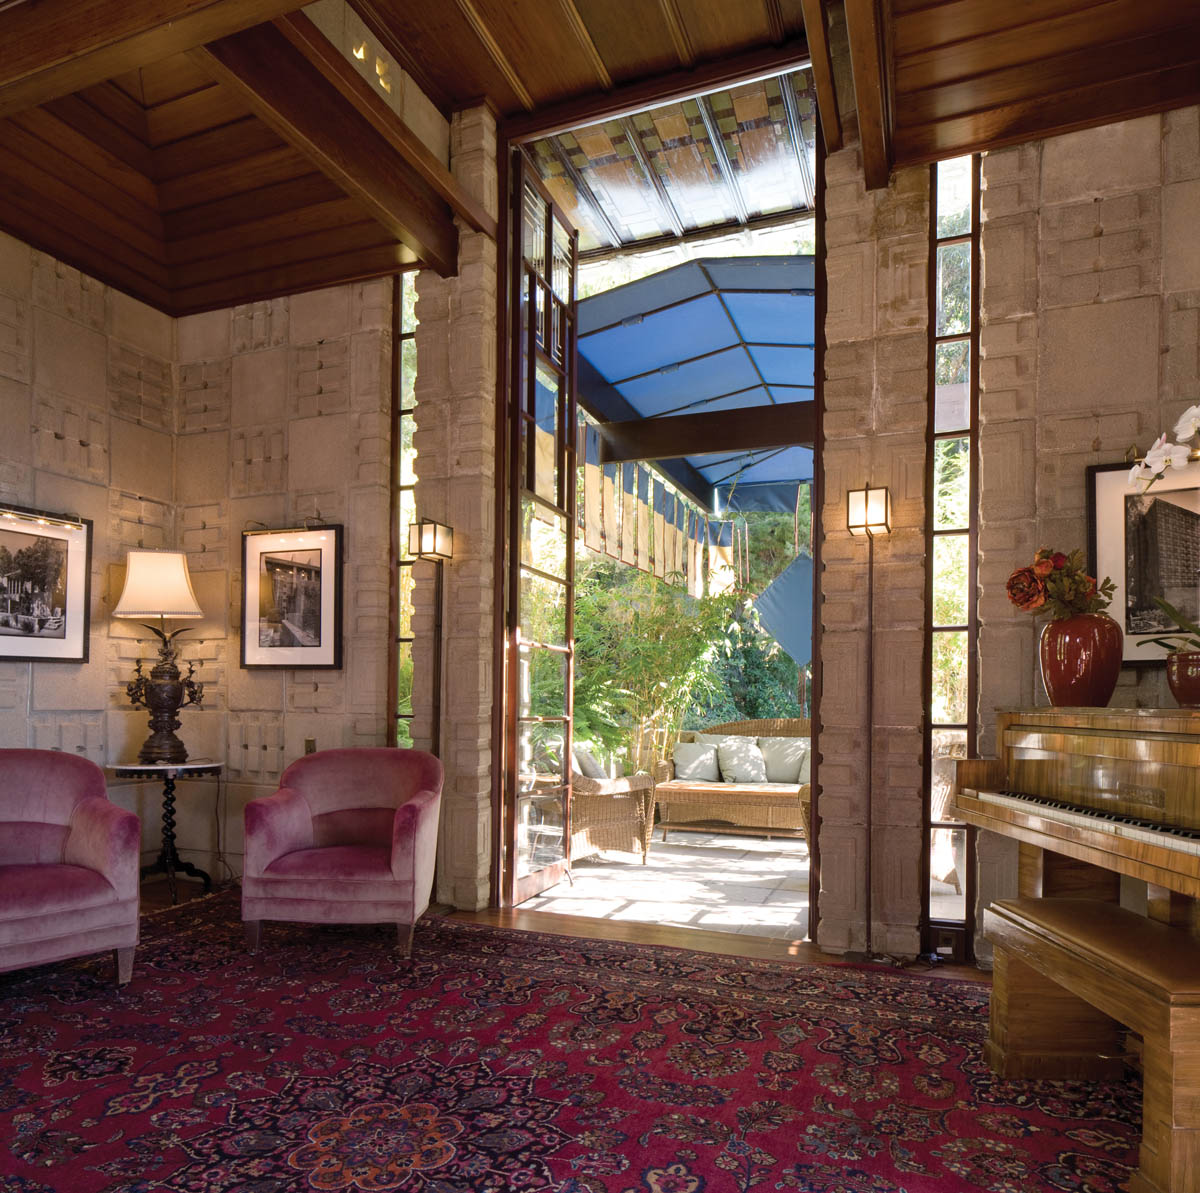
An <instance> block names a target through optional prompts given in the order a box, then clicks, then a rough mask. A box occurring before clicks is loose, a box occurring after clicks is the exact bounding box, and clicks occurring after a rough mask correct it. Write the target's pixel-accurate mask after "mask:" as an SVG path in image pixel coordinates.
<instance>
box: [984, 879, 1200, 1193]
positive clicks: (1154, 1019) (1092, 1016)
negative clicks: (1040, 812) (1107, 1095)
mask: <svg viewBox="0 0 1200 1193" xmlns="http://www.w3.org/2000/svg"><path fill="white" fill-rule="evenodd" d="M984 929H985V931H986V933H987V935H988V938H989V939H990V940H991V941H993V943H994V944H995V968H994V971H993V975H992V1007H991V1035H990V1039H989V1041H988V1044H987V1060H988V1063H989V1064H990V1065H991V1067H992V1068H993V1069H994V1070H995V1071H996V1072H997V1073H998V1074H999V1075H1000V1076H1002V1077H1007V1078H1033V1079H1050V1080H1054V1079H1060V1080H1061V1079H1069V1078H1081V1079H1088V1080H1102V1079H1106V1078H1109V1079H1111V1078H1113V1077H1115V1076H1117V1075H1118V1074H1119V1073H1120V1072H1121V1070H1122V1067H1123V1065H1124V1060H1123V1059H1122V1055H1121V1054H1122V1053H1123V1051H1124V1045H1123V1040H1122V1036H1123V1032H1122V1030H1121V1025H1122V1024H1123V1025H1124V1026H1125V1027H1127V1028H1130V1029H1131V1030H1132V1031H1135V1032H1137V1033H1138V1034H1139V1035H1140V1036H1141V1037H1142V1040H1143V1049H1142V1062H1143V1094H1142V1145H1141V1152H1140V1156H1139V1164H1140V1167H1139V1168H1138V1171H1137V1172H1136V1173H1135V1174H1134V1175H1133V1177H1132V1179H1131V1181H1130V1184H1129V1190H1130V1193H1194V1191H1195V1190H1196V1189H1197V1187H1198V1186H1197V1174H1200V942H1198V941H1197V940H1196V938H1195V937H1193V936H1192V935H1191V934H1190V933H1189V932H1187V931H1185V930H1184V929H1181V928H1175V927H1171V926H1169V925H1167V924H1163V923H1159V922H1157V921H1154V920H1150V919H1147V918H1146V917H1145V916H1141V915H1137V914H1136V913H1134V912H1131V911H1126V910H1124V909H1123V908H1121V907H1118V906H1117V905H1116V904H1114V903H1105V902H1101V901H1099V900H1096V899H1013V900H1008V901H1004V902H998V903H994V904H993V905H992V906H991V907H990V908H989V909H988V910H987V911H986V912H985V913H984Z"/></svg>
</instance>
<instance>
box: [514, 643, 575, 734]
mask: <svg viewBox="0 0 1200 1193" xmlns="http://www.w3.org/2000/svg"><path fill="white" fill-rule="evenodd" d="M520 652H521V654H520V658H521V675H520V699H519V703H518V706H517V708H518V712H519V714H520V715H521V716H522V717H561V716H563V715H564V714H565V713H566V711H567V695H566V692H567V656H566V655H565V654H562V653H561V652H560V651H556V650H546V649H544V648H543V647H538V646H522V647H521V648H520ZM559 729H560V732H561V726H560V727H559Z"/></svg>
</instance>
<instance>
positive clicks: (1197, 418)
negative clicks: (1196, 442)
mask: <svg viewBox="0 0 1200 1193" xmlns="http://www.w3.org/2000/svg"><path fill="white" fill-rule="evenodd" d="M1197 431H1200V406H1189V407H1188V408H1187V409H1186V410H1185V411H1184V412H1183V413H1182V414H1181V415H1180V416H1179V421H1178V422H1177V423H1176V424H1175V438H1176V439H1191V437H1192V436H1193V435H1195V433H1196V432H1197Z"/></svg>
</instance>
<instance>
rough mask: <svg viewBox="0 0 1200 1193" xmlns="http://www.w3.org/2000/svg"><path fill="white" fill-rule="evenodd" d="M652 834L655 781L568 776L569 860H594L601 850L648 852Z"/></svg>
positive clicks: (648, 778)
mask: <svg viewBox="0 0 1200 1193" xmlns="http://www.w3.org/2000/svg"><path fill="white" fill-rule="evenodd" d="M653 830H654V778H653V777H652V776H651V775H630V776H629V778H626V779H589V778H587V777H585V776H584V775H581V774H579V773H578V772H577V771H576V772H575V773H573V774H572V775H571V860H572V861H576V862H577V861H580V860H581V859H582V858H585V857H593V856H594V855H595V854H597V853H599V852H600V851H601V850H602V849H615V850H618V851H620V852H622V853H640V854H641V855H642V864H643V865H645V863H646V858H647V856H648V854H649V852H650V834H651V832H653Z"/></svg>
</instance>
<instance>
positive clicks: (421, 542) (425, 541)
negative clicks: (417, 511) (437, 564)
mask: <svg viewBox="0 0 1200 1193" xmlns="http://www.w3.org/2000/svg"><path fill="white" fill-rule="evenodd" d="M408 553H409V554H410V555H415V556H416V557H417V558H418V559H437V560H446V559H453V558H454V531H453V529H452V528H451V527H449V526H443V525H442V524H441V523H440V522H435V521H433V519H432V518H422V519H421V520H420V521H419V522H414V523H413V524H412V525H411V526H410V527H409V528H408Z"/></svg>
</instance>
